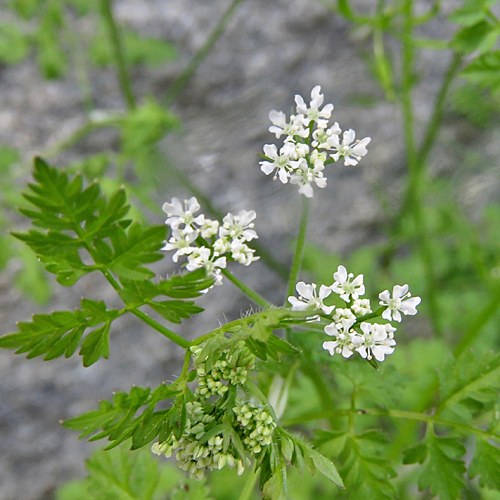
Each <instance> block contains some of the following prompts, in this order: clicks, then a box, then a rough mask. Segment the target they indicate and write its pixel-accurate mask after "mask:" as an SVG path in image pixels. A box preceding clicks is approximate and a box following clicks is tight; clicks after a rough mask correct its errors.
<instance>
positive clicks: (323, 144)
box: [312, 122, 342, 149]
mask: <svg viewBox="0 0 500 500" xmlns="http://www.w3.org/2000/svg"><path fill="white" fill-rule="evenodd" d="M341 133H342V130H341V128H340V126H339V124H338V122H335V123H334V124H333V125H332V126H331V127H330V128H329V129H326V130H325V129H322V128H317V129H316V130H315V131H314V132H313V139H314V140H313V141H312V145H313V147H315V148H321V149H331V148H332V146H331V145H330V144H329V143H328V139H329V138H330V137H331V136H332V135H336V136H339V135H340V134H341Z"/></svg>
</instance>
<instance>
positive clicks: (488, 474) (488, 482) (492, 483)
mask: <svg viewBox="0 0 500 500" xmlns="http://www.w3.org/2000/svg"><path fill="white" fill-rule="evenodd" d="M499 470H500V448H498V446H495V445H493V444H491V443H489V442H488V441H486V440H484V439H480V438H476V450H475V452H474V458H473V459H472V462H471V463H470V466H469V477H470V478H471V479H472V478H474V477H476V476H479V485H480V486H481V487H483V488H484V487H486V488H490V489H493V490H497V491H500V475H499V474H498V471H499Z"/></svg>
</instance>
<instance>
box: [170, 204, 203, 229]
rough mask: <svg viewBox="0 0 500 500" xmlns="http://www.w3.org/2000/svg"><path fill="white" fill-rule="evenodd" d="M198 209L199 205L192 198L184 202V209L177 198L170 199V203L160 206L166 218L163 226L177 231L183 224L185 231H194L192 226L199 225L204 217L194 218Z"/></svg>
mask: <svg viewBox="0 0 500 500" xmlns="http://www.w3.org/2000/svg"><path fill="white" fill-rule="evenodd" d="M199 209H200V204H199V203H198V200H197V199H196V198H195V197H194V196H193V197H192V198H189V200H184V207H183V206H182V203H181V202H180V200H179V199H178V198H172V201H171V202H170V203H167V202H165V203H164V204H163V206H162V210H163V211H164V212H165V213H166V214H167V216H168V219H167V220H166V221H165V224H167V226H170V227H171V228H172V229H178V228H179V226H180V225H181V224H184V230H185V231H189V230H194V228H193V224H198V225H201V224H203V222H204V220H205V216H204V215H198V216H197V217H195V216H194V214H195V213H196V212H197V211H198V210H199Z"/></svg>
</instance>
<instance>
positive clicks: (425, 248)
mask: <svg viewBox="0 0 500 500" xmlns="http://www.w3.org/2000/svg"><path fill="white" fill-rule="evenodd" d="M403 15H404V26H403V40H402V73H403V77H402V108H403V121H404V134H405V145H406V152H407V162H408V168H409V171H410V176H409V180H408V182H409V187H408V194H409V196H410V201H409V203H410V206H411V209H412V216H413V219H414V223H415V231H416V235H417V240H418V247H419V252H420V257H421V260H422V264H423V267H424V276H425V280H426V289H427V294H426V295H427V299H428V304H429V312H430V316H431V322H432V326H433V331H434V335H435V336H436V337H437V338H440V337H442V327H441V315H440V310H439V303H438V295H437V293H436V292H437V289H436V288H437V287H436V273H435V264H434V256H433V253H432V247H431V243H430V241H429V238H428V232H427V229H426V222H425V218H424V213H423V210H422V199H421V181H422V177H423V175H422V173H423V167H422V166H421V163H420V160H419V158H418V156H417V151H416V147H415V137H414V117H413V109H412V87H413V80H414V79H413V55H414V54H413V39H412V36H413V0H406V1H405V4H404V7H403Z"/></svg>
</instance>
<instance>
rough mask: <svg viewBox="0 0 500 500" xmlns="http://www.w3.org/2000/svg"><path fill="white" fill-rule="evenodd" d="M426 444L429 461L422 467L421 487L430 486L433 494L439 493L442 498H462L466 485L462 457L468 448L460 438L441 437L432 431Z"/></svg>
mask: <svg viewBox="0 0 500 500" xmlns="http://www.w3.org/2000/svg"><path fill="white" fill-rule="evenodd" d="M426 444H427V461H426V462H425V464H424V466H423V467H421V473H420V476H419V481H418V486H419V489H420V490H423V489H425V488H430V491H431V494H432V496H435V495H439V498H440V499H441V500H456V499H457V498H461V492H462V490H463V489H464V487H465V480H464V473H465V463H464V462H463V460H461V459H460V457H462V456H463V455H464V454H465V451H466V450H465V447H464V446H463V445H462V443H461V441H460V439H459V438H456V437H439V436H436V435H435V434H434V433H432V432H431V433H429V434H428V435H427V438H426Z"/></svg>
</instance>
